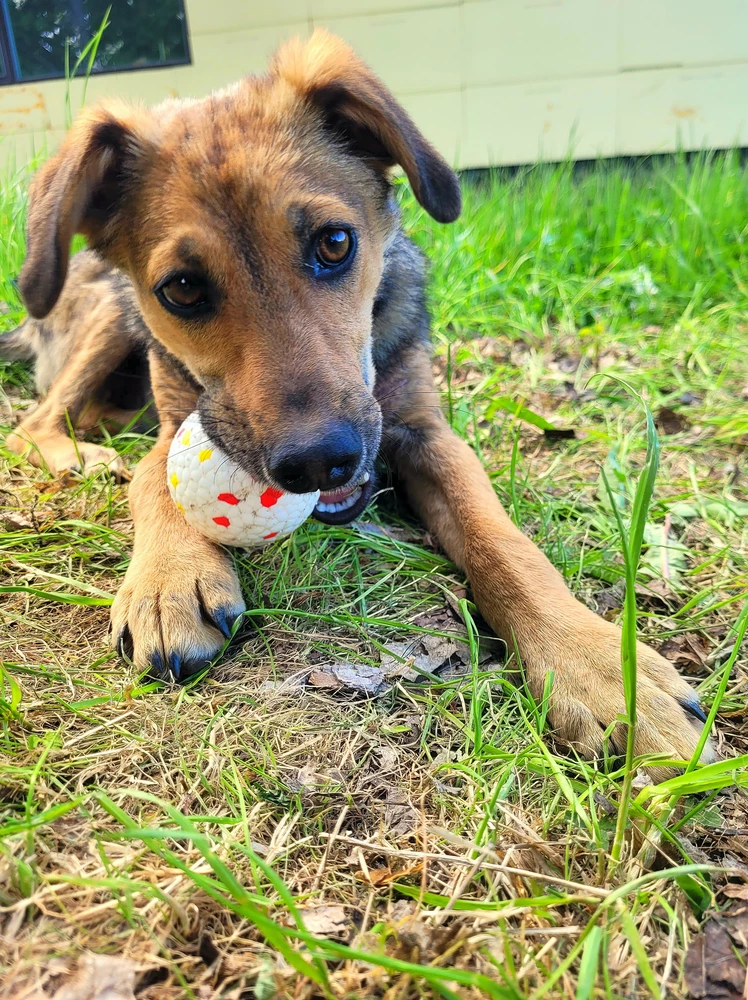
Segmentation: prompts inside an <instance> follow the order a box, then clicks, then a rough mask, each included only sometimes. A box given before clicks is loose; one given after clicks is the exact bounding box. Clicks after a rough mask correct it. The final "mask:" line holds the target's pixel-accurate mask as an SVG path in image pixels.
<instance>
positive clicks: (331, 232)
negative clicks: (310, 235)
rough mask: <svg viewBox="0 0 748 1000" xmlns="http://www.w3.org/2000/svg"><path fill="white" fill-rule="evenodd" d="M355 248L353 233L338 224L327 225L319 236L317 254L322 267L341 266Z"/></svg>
mask: <svg viewBox="0 0 748 1000" xmlns="http://www.w3.org/2000/svg"><path fill="white" fill-rule="evenodd" d="M352 250H353V234H352V233H351V232H350V230H348V229H340V228H339V227H338V226H326V227H325V228H324V229H323V230H322V231H321V232H320V233H319V234H318V236H317V243H316V247H315V254H316V257H317V261H318V262H319V263H320V264H321V265H322V267H339V266H340V265H341V264H344V263H345V262H346V261H347V260H348V258H349V257H350V255H351V251H352Z"/></svg>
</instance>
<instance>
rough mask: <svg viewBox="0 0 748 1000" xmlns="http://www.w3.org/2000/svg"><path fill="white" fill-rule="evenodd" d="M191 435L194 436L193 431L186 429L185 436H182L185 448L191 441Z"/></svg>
mask: <svg viewBox="0 0 748 1000" xmlns="http://www.w3.org/2000/svg"><path fill="white" fill-rule="evenodd" d="M191 437H192V431H185V432H184V437H183V438H182V444H183V445H184V446H185V448H186V447H187V445H188V444H189V443H190V438H191Z"/></svg>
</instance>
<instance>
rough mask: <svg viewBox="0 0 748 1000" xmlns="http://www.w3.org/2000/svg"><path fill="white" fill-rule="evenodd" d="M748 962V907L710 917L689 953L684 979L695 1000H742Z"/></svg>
mask: <svg viewBox="0 0 748 1000" xmlns="http://www.w3.org/2000/svg"><path fill="white" fill-rule="evenodd" d="M747 959H748V907H747V906H745V904H743V903H737V904H734V905H733V906H732V907H731V908H730V909H729V910H725V911H724V912H722V913H719V914H715V915H713V916H711V917H710V918H709V919H708V920H707V922H706V925H705V927H704V930H703V931H702V933H701V934H697V935H696V937H695V938H694V939H693V941H692V942H691V947H690V948H689V949H688V953H687V954H686V962H685V980H686V986H687V987H688V990H689V993H690V994H691V996H692V997H693V998H694V1000H743V998H744V997H745V984H746V960H747Z"/></svg>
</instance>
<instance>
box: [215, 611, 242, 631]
mask: <svg viewBox="0 0 748 1000" xmlns="http://www.w3.org/2000/svg"><path fill="white" fill-rule="evenodd" d="M212 618H213V621H214V622H215V624H216V625H217V626H218V628H219V629H220V630H221V633H222V634H223V635H224V636H225V637H226V638H227V639H230V638H231V628H232V626H233V624H234V622H235V621H236V619H237V616H236V615H233V614H231V612H230V611H227V609H226V608H217V609H216V610H215V611H214V612H213V615H212Z"/></svg>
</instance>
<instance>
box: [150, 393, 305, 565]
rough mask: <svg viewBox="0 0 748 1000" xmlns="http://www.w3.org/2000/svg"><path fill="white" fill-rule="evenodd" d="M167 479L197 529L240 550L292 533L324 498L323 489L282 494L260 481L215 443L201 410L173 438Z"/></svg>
mask: <svg viewBox="0 0 748 1000" xmlns="http://www.w3.org/2000/svg"><path fill="white" fill-rule="evenodd" d="M166 476H167V480H168V484H169V492H170V493H171V496H172V499H173V500H174V502H175V504H176V505H177V508H178V509H179V510H180V511H181V513H182V514H184V518H185V520H186V521H187V522H188V523H189V524H191V525H192V527H193V528H195V529H196V530H197V531H199V532H200V534H202V535H205V536H206V537H207V538H210V539H211V540H212V541H214V542H221V543H223V544H224V545H235V546H238V547H240V548H257V547H259V546H263V545H267V544H269V543H270V542H273V541H275V540H276V539H278V538H282V537H283V536H284V535H289V534H290V533H291V532H292V531H293V530H294V528H298V526H299V525H300V524H302V523H303V522H304V521H306V519H307V518H308V517H309V515H310V514H311V513H312V511H313V510H314V505H315V504H316V503H317V500H318V499H319V491H318V492H316V493H283V492H282V491H281V490H277V489H275V487H273V486H268V485H267V484H265V483H260V482H258V481H257V480H256V479H255V478H254V477H253V476H251V475H250V474H249V473H248V472H246V471H245V470H244V469H242V468H241V466H239V465H237V463H236V462H234V461H233V459H231V458H229V457H228V455H226V453H225V452H223V451H221V449H220V448H218V447H217V446H216V445H215V444H214V443H213V442H212V441H211V440H210V438H209V437H208V435H207V434H206V433H205V431H204V429H203V426H202V424H201V422H200V415H199V414H198V412H197V410H196V411H195V412H194V413H191V414H190V415H189V417H187V419H186V420H185V421H184V423H183V424H182V426H181V427H180V428H179V430H178V431H177V433H176V434H175V435H174V440H173V441H172V443H171V447H170V448H169V457H168V459H167V462H166Z"/></svg>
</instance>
